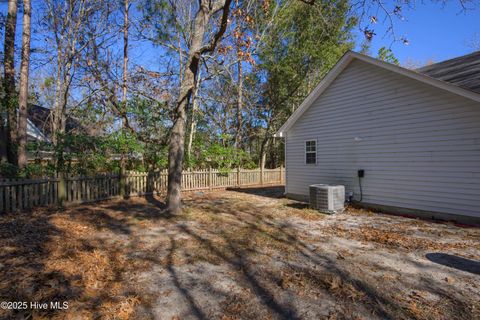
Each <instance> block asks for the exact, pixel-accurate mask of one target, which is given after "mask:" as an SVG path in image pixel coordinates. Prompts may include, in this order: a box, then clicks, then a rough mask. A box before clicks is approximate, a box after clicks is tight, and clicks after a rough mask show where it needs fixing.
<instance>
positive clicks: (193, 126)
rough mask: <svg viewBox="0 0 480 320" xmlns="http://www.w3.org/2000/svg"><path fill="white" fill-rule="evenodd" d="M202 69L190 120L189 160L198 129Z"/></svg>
mask: <svg viewBox="0 0 480 320" xmlns="http://www.w3.org/2000/svg"><path fill="white" fill-rule="evenodd" d="M200 74H201V70H199V71H198V75H197V83H196V86H195V90H194V91H193V94H192V114H191V121H190V132H189V136H188V145H187V160H190V157H191V155H192V145H193V139H194V138H195V132H196V130H197V119H196V117H195V115H196V113H197V111H198V90H199V88H200V77H201V75H200Z"/></svg>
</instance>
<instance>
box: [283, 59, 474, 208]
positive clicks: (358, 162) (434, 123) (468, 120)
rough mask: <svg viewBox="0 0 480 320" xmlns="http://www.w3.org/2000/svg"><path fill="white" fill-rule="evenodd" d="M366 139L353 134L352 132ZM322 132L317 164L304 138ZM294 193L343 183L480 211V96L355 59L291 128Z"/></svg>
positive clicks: (418, 203)
mask: <svg viewBox="0 0 480 320" xmlns="http://www.w3.org/2000/svg"><path fill="white" fill-rule="evenodd" d="M356 137H357V138H360V139H361V141H355V138H356ZM311 139H316V140H317V164H316V165H307V164H305V141H306V140H311ZM285 141H286V142H285V143H286V167H287V187H286V190H287V192H288V193H289V194H295V195H305V196H306V195H308V186H309V185H310V184H315V183H326V184H343V185H345V188H346V192H347V194H348V192H350V191H353V192H354V194H355V196H354V198H355V199H358V198H359V194H360V193H359V186H358V178H357V170H358V169H364V170H365V178H363V179H362V187H363V202H365V203H371V204H379V205H385V206H394V207H402V208H409V209H417V210H425V211H434V212H443V213H450V214H460V215H466V216H475V217H480V103H478V102H474V101H471V100H469V99H466V98H463V97H460V96H457V95H455V94H453V93H449V92H446V91H444V90H441V89H437V88H434V87H431V86H429V85H426V84H423V83H421V82H419V81H416V80H412V79H409V78H407V77H404V76H401V75H398V74H396V73H393V72H391V71H387V70H384V69H382V68H379V67H376V66H373V65H370V64H367V63H365V62H362V61H359V60H354V61H353V62H351V63H350V65H349V66H347V68H346V69H345V70H344V71H343V72H342V73H341V74H340V75H339V76H338V77H337V79H336V80H335V81H334V82H333V83H332V84H331V85H330V87H329V88H328V89H327V90H326V91H325V92H323V94H322V95H321V96H320V97H319V98H318V99H317V100H316V101H315V102H314V104H313V105H312V106H311V107H310V108H309V109H308V110H307V111H306V112H305V113H304V114H303V115H302V116H301V117H300V118H299V119H298V120H297V122H296V123H295V124H294V125H293V127H292V128H290V130H289V131H288V132H287V134H286V140H285Z"/></svg>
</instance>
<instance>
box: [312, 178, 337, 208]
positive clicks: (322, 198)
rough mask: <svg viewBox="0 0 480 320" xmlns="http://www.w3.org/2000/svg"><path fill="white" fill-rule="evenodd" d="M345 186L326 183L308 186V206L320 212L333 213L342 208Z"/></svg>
mask: <svg viewBox="0 0 480 320" xmlns="http://www.w3.org/2000/svg"><path fill="white" fill-rule="evenodd" d="M344 203H345V187H344V186H338V185H337V186H331V185H328V184H313V185H311V186H310V207H311V208H313V209H317V210H319V211H321V212H326V213H335V212H339V211H342V210H343V209H344Z"/></svg>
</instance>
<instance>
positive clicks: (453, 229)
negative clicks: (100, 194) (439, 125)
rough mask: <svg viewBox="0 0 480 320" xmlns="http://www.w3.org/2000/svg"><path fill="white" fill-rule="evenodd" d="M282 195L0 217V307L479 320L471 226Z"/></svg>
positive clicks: (478, 273) (34, 315)
mask: <svg viewBox="0 0 480 320" xmlns="http://www.w3.org/2000/svg"><path fill="white" fill-rule="evenodd" d="M282 192H283V189H282V188H281V187H270V188H257V189H255V188H251V189H240V190H229V191H215V192H198V193H193V194H191V195H188V196H187V198H186V199H185V202H184V210H183V213H182V214H181V215H178V216H170V215H168V214H166V213H164V211H163V203H162V202H161V199H160V198H156V197H151V198H146V199H144V198H133V199H129V200H125V201H109V202H103V203H96V204H89V205H80V206H76V207H72V208H69V209H64V210H60V209H39V210H35V211H33V212H25V213H17V214H9V215H1V216H0V248H1V251H0V301H10V302H12V301H13V302H15V301H16V302H27V303H29V304H30V303H31V302H38V303H40V304H39V305H40V306H42V303H48V304H49V303H50V302H59V303H63V302H66V303H67V306H68V308H63V309H61V310H59V309H57V310H55V308H53V307H51V306H50V305H49V306H48V307H47V308H46V310H42V309H38V308H34V309H31V308H30V306H29V308H28V309H27V310H11V308H10V310H9V308H4V309H2V310H0V318H5V319H11V318H14V317H16V318H18V319H22V318H26V319H42V318H45V319H51V318H58V319H169V320H170V319H480V229H478V228H465V227H458V226H455V225H452V224H447V223H443V224H441V223H432V222H427V221H421V220H414V219H408V218H402V217H396V216H390V215H384V214H377V213H372V212H368V211H364V210H358V209H352V208H350V209H348V210H347V211H346V212H345V213H343V214H337V215H330V216H328V215H323V214H319V213H317V212H316V211H313V210H310V209H308V208H306V206H305V205H304V204H302V203H299V202H295V201H292V200H288V199H285V198H282V196H281V195H282Z"/></svg>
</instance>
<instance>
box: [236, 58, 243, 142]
mask: <svg viewBox="0 0 480 320" xmlns="http://www.w3.org/2000/svg"><path fill="white" fill-rule="evenodd" d="M242 111H243V69H242V61H241V60H239V61H238V83H237V128H236V129H237V130H236V132H235V148H237V149H238V148H241V147H242V146H241V143H242V137H243V136H242V123H243V117H242Z"/></svg>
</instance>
